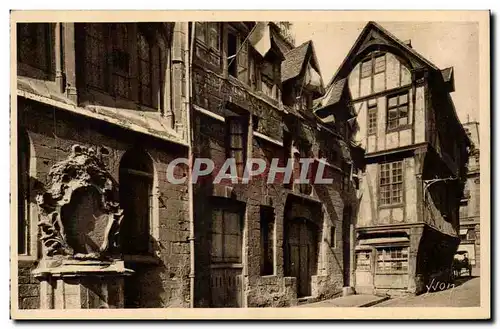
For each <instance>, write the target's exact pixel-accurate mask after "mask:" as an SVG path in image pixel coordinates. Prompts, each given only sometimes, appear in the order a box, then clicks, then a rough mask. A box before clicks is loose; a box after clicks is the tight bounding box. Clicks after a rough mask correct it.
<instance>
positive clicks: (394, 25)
mask: <svg viewBox="0 0 500 329" xmlns="http://www.w3.org/2000/svg"><path fill="white" fill-rule="evenodd" d="M366 23H367V22H293V33H294V35H295V43H296V45H297V46H298V45H300V44H301V43H302V42H305V41H307V40H313V43H314V48H315V50H316V56H317V57H318V61H319V66H320V70H321V74H322V76H323V81H324V82H325V85H326V84H327V83H328V82H329V81H330V79H331V78H332V76H333V75H334V74H335V72H336V71H337V68H338V67H339V66H340V64H341V63H342V61H343V60H344V58H345V56H347V53H348V52H349V50H350V49H351V47H352V46H353V45H354V42H355V41H356V39H357V37H358V36H359V34H360V33H361V31H362V30H363V28H364V26H365V25H366ZM378 23H379V24H380V25H381V26H383V27H384V28H385V29H386V30H388V31H389V32H391V33H392V34H393V35H395V36H396V37H397V38H399V39H401V40H403V41H405V40H408V39H410V40H411V43H412V46H413V49H415V50H416V51H417V52H418V53H420V54H421V55H422V56H424V57H425V58H427V59H428V60H430V61H431V62H432V63H434V65H436V66H437V67H439V68H440V69H444V68H447V67H450V66H453V67H454V71H455V91H454V92H453V93H451V95H452V98H453V102H454V104H455V109H456V111H457V114H458V117H459V119H460V121H462V122H463V123H465V122H467V121H468V120H469V121H474V120H475V121H479V110H480V109H479V108H478V107H479V25H478V24H477V23H471V22H378Z"/></svg>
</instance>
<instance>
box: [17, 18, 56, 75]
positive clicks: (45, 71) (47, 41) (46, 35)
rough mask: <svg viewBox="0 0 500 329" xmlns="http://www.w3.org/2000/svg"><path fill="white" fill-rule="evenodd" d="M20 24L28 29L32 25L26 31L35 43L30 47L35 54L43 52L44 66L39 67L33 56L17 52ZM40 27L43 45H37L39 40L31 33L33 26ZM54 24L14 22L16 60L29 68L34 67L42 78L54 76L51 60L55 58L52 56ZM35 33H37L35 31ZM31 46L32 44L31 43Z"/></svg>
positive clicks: (53, 66)
mask: <svg viewBox="0 0 500 329" xmlns="http://www.w3.org/2000/svg"><path fill="white" fill-rule="evenodd" d="M22 25H26V26H27V28H28V29H30V28H31V27H33V29H31V30H29V31H28V34H29V38H30V39H32V40H31V41H32V42H34V43H35V45H34V46H35V48H34V49H31V50H32V52H35V54H38V53H39V52H40V53H43V57H44V58H45V61H46V65H45V67H41V66H39V65H38V63H35V61H34V58H30V56H26V57H24V56H22V55H21V53H20V52H19V50H20V49H19V38H20V37H21V34H20V33H19V32H20V27H21V26H22ZM37 27H38V28H42V29H43V39H44V40H43V43H44V44H43V45H39V42H40V41H39V40H38V37H37V35H32V33H33V32H34V28H37ZM54 30H55V24H54V23H17V24H16V32H17V41H18V44H17V51H18V53H17V62H18V63H20V64H23V65H27V66H29V67H30V68H33V69H35V70H36V71H38V72H39V73H41V74H42V75H43V76H44V78H52V77H54V76H55V63H54V62H53V60H55V58H54V57H53V55H54V51H55V45H54V43H53V39H54V34H55V31H54ZM35 34H37V33H36V32H35ZM31 46H33V45H31Z"/></svg>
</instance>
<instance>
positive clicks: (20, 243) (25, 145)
mask: <svg viewBox="0 0 500 329" xmlns="http://www.w3.org/2000/svg"><path fill="white" fill-rule="evenodd" d="M17 161H18V170H17V173H18V176H17V177H18V178H17V179H18V183H17V186H18V190H17V191H18V194H17V195H18V199H17V202H18V203H17V220H18V222H17V223H18V227H17V252H18V254H19V255H28V254H29V245H30V234H29V232H30V212H29V208H30V200H29V199H30V182H29V181H30V173H29V170H30V141H29V138H28V135H27V133H26V132H25V131H19V133H18V159H17Z"/></svg>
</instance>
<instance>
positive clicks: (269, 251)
mask: <svg viewBox="0 0 500 329" xmlns="http://www.w3.org/2000/svg"><path fill="white" fill-rule="evenodd" d="M260 246H261V247H260V250H261V254H260V275H273V274H274V209H273V208H271V207H265V206H261V207H260Z"/></svg>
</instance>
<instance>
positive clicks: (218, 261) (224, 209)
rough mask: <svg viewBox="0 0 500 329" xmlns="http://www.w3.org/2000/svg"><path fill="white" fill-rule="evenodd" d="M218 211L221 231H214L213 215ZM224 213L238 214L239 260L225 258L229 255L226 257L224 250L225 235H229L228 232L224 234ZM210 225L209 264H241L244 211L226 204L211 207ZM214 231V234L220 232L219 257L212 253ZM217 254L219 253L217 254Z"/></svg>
mask: <svg viewBox="0 0 500 329" xmlns="http://www.w3.org/2000/svg"><path fill="white" fill-rule="evenodd" d="M218 211H219V212H220V213H221V225H222V226H221V230H222V232H221V233H218V232H215V231H214V226H213V223H214V215H215V214H216V212H218ZM226 213H230V214H232V215H237V216H238V225H239V227H238V228H239V235H238V237H239V239H238V243H239V245H240V254H239V255H238V257H239V260H238V261H236V262H235V261H228V260H227V258H230V257H226V255H225V254H226V250H225V241H226V239H225V238H226V236H227V235H230V234H226V228H227V226H226V220H225V218H226ZM211 216H212V217H211V226H210V253H209V254H210V263H211V264H243V226H244V213H243V211H242V209H239V208H237V207H231V206H230V207H227V206H216V207H214V208H212V210H211ZM214 233H216V234H220V235H221V247H222V250H221V251H220V254H221V256H220V257H218V258H220V259H215V257H214V253H213V246H214V242H213V236H214ZM217 256H219V255H217Z"/></svg>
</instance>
